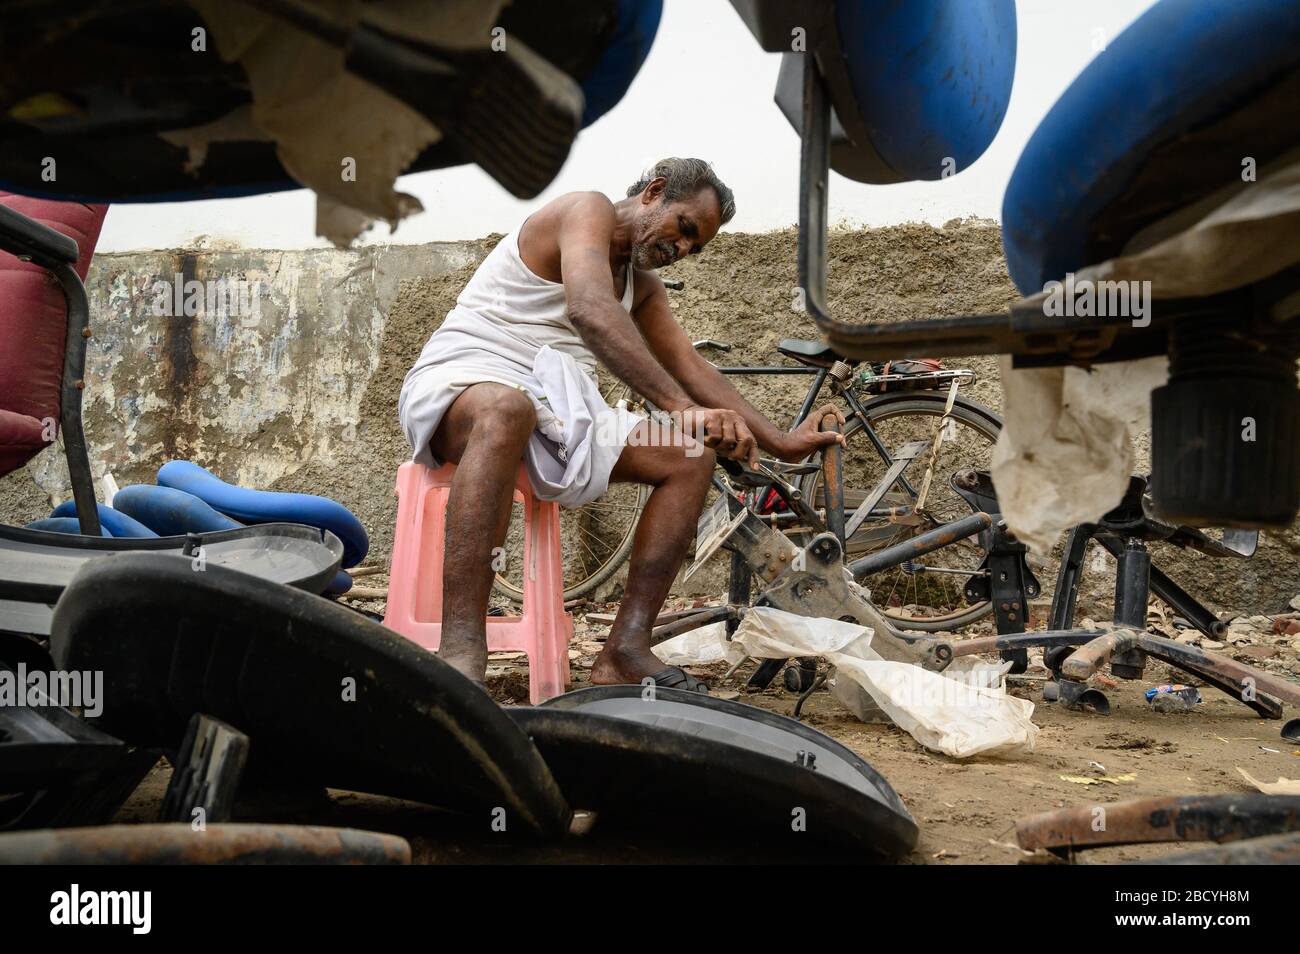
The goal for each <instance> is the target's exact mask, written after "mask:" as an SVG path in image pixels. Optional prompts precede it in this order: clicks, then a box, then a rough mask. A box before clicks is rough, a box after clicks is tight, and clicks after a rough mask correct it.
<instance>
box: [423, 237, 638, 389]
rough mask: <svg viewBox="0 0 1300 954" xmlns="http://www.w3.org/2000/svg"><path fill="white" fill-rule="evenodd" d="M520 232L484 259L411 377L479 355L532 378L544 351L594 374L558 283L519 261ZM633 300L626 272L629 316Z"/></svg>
mask: <svg viewBox="0 0 1300 954" xmlns="http://www.w3.org/2000/svg"><path fill="white" fill-rule="evenodd" d="M522 228H523V226H520V229H522ZM520 229H516V230H515V231H513V232H511V233H510V234H509V235H507V236H505V238H503V239H501V241H500V242H498V243H497V246H496V248H494V249H493V250H492V251H491V252H490V253H489V254H488V256H487V258H485V259H483V262H482V264H480V265H479V267H478V270H477V271H475V272H474V275H473V277H472V278H470V280H469V284H467V285H466V286H465V288H464V290H462V291H461V293H460V296H459V297H458V298H457V299H456V305H455V307H454V308H452V310H451V311H450V312H448V314H447V319H446V320H445V321H444V322H443V323H442V325H441V327H439V328H438V329H437V330H436V331H435V332H434V333H433V334H432V336H430V338H429V341H428V343H427V344H426V345H425V346H424V350H423V352H421V354H420V358H419V360H418V361H416V363H415V367H413V368H412V369H411V374H412V375H414V374H416V373H417V372H419V371H420V370H422V369H423V368H425V367H429V366H431V365H437V364H445V363H447V362H449V361H453V360H470V361H474V360H475V359H476V358H477V359H478V360H482V359H483V358H486V357H487V355H485V354H483V352H488V353H490V354H491V355H492V356H493V357H496V358H498V359H499V358H505V359H507V360H508V361H510V362H511V363H514V364H517V365H518V366H519V369H520V370H522V371H524V372H525V373H531V371H532V367H533V359H534V358H535V357H536V356H537V353H538V352H539V351H540V350H541V349H542V347H543V346H545V345H549V346H550V347H552V348H554V349H555V350H556V351H560V352H564V353H566V354H570V355H572V356H573V357H574V359H575V360H576V361H577V362H578V364H579V365H581V366H582V368H583V370H584V371H586V372H587V373H589V374H593V375H594V374H595V373H596V357H595V355H593V354H592V353H591V351H590V350H589V349H588V348H587V346H586V345H585V344H584V343H583V341H582V338H581V337H580V336H579V335H578V333H577V331H575V330H574V328H573V325H572V324H571V323H570V322H569V318H568V315H567V307H566V306H567V302H566V298H565V294H564V285H563V283H561V282H552V281H547V280H546V279H544V278H541V277H539V276H538V275H536V274H534V273H533V271H532V270H531V269H530V268H529V267H528V266H527V265H525V264H524V260H523V259H522V258H521V257H520V255H519V231H520ZM632 295H633V289H632V268H631V267H630V266H629V267H628V269H627V287H626V288H625V289H624V291H623V300H622V305H623V307H624V308H625V309H627V311H628V312H629V313H630V312H631V311H632ZM474 352H478V354H477V355H476V354H474Z"/></svg>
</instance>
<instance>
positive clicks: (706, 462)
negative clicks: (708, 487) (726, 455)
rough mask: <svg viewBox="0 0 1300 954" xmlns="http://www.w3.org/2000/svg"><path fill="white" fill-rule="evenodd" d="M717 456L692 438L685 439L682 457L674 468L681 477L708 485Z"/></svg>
mask: <svg viewBox="0 0 1300 954" xmlns="http://www.w3.org/2000/svg"><path fill="white" fill-rule="evenodd" d="M717 462H718V460H717V454H715V453H714V452H713V451H712V450H711V449H709V448H708V447H705V446H704V445H703V444H701V443H700V442H699V441H697V440H694V439H693V438H690V437H688V438H686V445H685V446H684V447H683V448H682V456H681V458H680V459H679V461H678V462H677V467H676V468H675V470H676V472H677V473H680V474H681V475H682V476H683V477H690V478H693V479H696V480H700V481H703V482H705V483H708V481H709V479H710V478H711V477H712V476H713V468H714V467H715V466H716V465H717Z"/></svg>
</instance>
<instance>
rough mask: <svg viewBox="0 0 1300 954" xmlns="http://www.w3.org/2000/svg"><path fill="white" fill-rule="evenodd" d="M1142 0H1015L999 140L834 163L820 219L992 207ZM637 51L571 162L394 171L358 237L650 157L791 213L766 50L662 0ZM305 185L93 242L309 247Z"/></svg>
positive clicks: (147, 223) (406, 228) (762, 227)
mask: <svg viewBox="0 0 1300 954" xmlns="http://www.w3.org/2000/svg"><path fill="white" fill-rule="evenodd" d="M1154 2H1155V0H1086V2H1078V0H1017V4H1016V7H1017V12H1018V15H1019V22H1020V25H1019V31H1020V48H1019V55H1018V59H1017V65H1016V78H1015V85H1014V87H1013V91H1012V97H1011V106H1010V109H1009V110H1008V112H1007V117H1006V119H1005V121H1004V122H1003V124H1002V129H1001V131H1000V132H999V134H998V137H997V139H996V140H995V141H994V142H993V144H992V145H991V146H990V147H989V149H988V151H987V152H986V153H985V154H984V156H983V157H982V158H981V159H980V160H979V162H977V163H975V164H974V165H973V166H971V167H970V168H969V169H966V170H964V171H962V172H960V173H959V174H958V175H955V176H953V177H951V178H949V179H946V180H942V181H939V182H924V183H900V184H898V185H891V186H867V185H862V184H860V183H856V182H852V181H850V180H847V179H844V178H841V177H840V176H837V175H833V176H832V182H831V192H830V218H831V221H832V222H845V223H847V224H850V225H872V226H877V225H892V224H896V223H899V222H910V221H923V222H930V223H934V224H942V223H943V222H946V221H948V220H949V219H952V218H956V217H958V216H966V215H977V216H983V217H986V218H992V219H998V218H1000V212H1001V206H1002V194H1003V192H1004V191H1005V189H1006V184H1007V181H1008V179H1009V178H1010V176H1011V172H1012V170H1013V169H1014V168H1015V163H1016V160H1017V158H1018V157H1019V155H1020V152H1021V150H1022V149H1023V148H1024V145H1025V143H1026V142H1027V141H1028V139H1029V136H1030V134H1031V133H1032V132H1033V130H1034V128H1035V127H1036V126H1037V125H1038V122H1039V121H1040V120H1041V119H1042V117H1043V116H1044V115H1045V114H1046V113H1047V111H1048V110H1049V109H1050V108H1051V106H1052V104H1053V103H1054V102H1055V101H1056V100H1057V98H1058V97H1059V96H1060V95H1061V93H1062V92H1064V91H1065V88H1066V87H1067V86H1068V85H1069V84H1070V82H1071V81H1072V80H1073V79H1074V77H1075V76H1076V75H1078V73H1079V71H1080V70H1082V69H1083V67H1084V66H1085V65H1087V63H1088V62H1089V61H1090V60H1092V59H1093V57H1094V56H1096V55H1097V46H1098V45H1099V44H1100V43H1108V42H1109V41H1110V40H1111V39H1112V38H1113V37H1114V36H1115V35H1116V34H1117V33H1119V32H1120V31H1122V30H1123V29H1124V27H1126V26H1127V25H1128V24H1129V23H1131V22H1132V21H1133V20H1134V19H1136V18H1137V17H1138V16H1140V15H1141V14H1142V13H1144V12H1145V11H1146V10H1147V9H1148V8H1149V7H1151V6H1152V5H1153V4H1154ZM664 6H665V9H664V17H663V22H662V23H661V24H660V28H659V34H658V37H657V38H656V40H655V44H654V47H653V48H652V49H651V51H650V56H649V58H648V59H647V60H646V63H645V65H644V66H643V67H642V69H641V72H640V73H639V74H638V75H637V78H636V80H635V81H634V82H633V84H632V88H631V89H630V90H629V91H628V94H627V96H626V97H624V99H623V100H622V102H620V103H619V104H618V105H617V106H616V107H614V109H613V110H611V111H610V112H609V113H607V114H606V115H605V116H604V117H603V118H601V119H600V120H599V121H597V122H596V123H595V124H594V125H593V126H591V127H590V128H589V129H586V130H584V131H583V132H582V134H581V135H580V136H579V137H578V140H577V142H576V143H575V145H574V148H573V151H572V152H571V153H570V155H569V160H568V162H567V163H566V164H565V166H564V168H563V169H562V170H561V172H560V175H559V176H558V177H557V178H556V180H555V182H553V183H552V184H551V186H550V188H548V189H547V190H546V191H545V192H543V193H542V195H540V196H539V197H537V198H536V199H532V200H529V201H526V202H525V201H520V200H518V199H515V198H513V197H512V196H511V195H509V193H507V192H506V191H505V190H504V189H502V188H501V187H500V186H498V185H497V184H496V183H495V182H494V181H493V180H492V179H491V178H489V177H488V176H487V175H486V174H485V173H483V172H481V171H480V170H479V169H478V168H477V167H476V166H460V167H457V168H454V169H447V170H441V171H434V172H425V173H420V174H418V175H412V176H406V177H403V178H402V179H400V180H399V183H398V188H399V189H400V190H401V191H404V192H409V193H412V194H413V195H415V196H417V197H418V198H419V199H420V201H421V202H422V203H423V204H424V208H425V211H424V212H423V213H422V214H419V215H417V216H415V217H413V218H410V219H407V220H406V221H404V222H402V223H401V225H400V227H399V228H398V230H397V232H396V233H395V234H393V235H391V236H390V235H389V234H388V226H387V225H383V224H381V225H379V226H377V227H376V228H375V229H373V230H372V231H371V232H370V233H368V235H367V236H366V237H364V238H363V240H362V242H363V243H366V244H387V243H420V242H430V241H437V240H455V239H471V238H478V237H480V236H483V235H486V234H488V233H489V232H508V231H510V230H511V229H512V228H514V227H515V226H516V225H518V224H519V223H520V222H521V221H523V219H524V218H525V217H527V216H528V215H529V214H530V213H531V212H532V211H533V210H534V209H535V208H537V207H538V206H540V205H542V204H544V203H546V202H547V201H549V200H550V199H552V198H554V197H555V196H557V195H560V194H561V193H564V192H570V191H573V190H577V189H596V190H599V191H602V192H605V193H607V194H608V195H610V196H611V197H619V196H622V195H623V193H624V190H625V189H626V188H627V186H628V185H629V184H631V183H632V182H634V181H635V180H636V178H637V175H638V173H639V172H640V171H641V169H643V168H644V167H646V166H648V165H649V164H650V163H651V162H653V161H654V160H655V159H658V158H660V157H662V156H672V155H677V156H699V157H701V158H703V159H707V160H709V161H710V162H712V163H713V165H714V167H715V168H716V170H717V171H718V174H719V175H720V176H721V177H722V179H723V181H725V182H726V183H727V184H728V185H729V186H731V188H732V189H733V190H734V191H735V193H736V206H737V213H736V217H735V219H733V220H732V221H731V222H730V223H729V224H728V226H727V228H728V229H730V230H733V231H745V232H762V231H767V230H770V229H776V228H784V227H785V226H789V225H793V224H795V222H796V219H797V217H798V213H797V211H796V201H797V198H798V181H799V141H798V137H797V136H796V135H795V133H794V130H793V129H791V128H790V126H789V124H788V123H787V122H786V121H785V118H784V117H783V116H782V115H781V114H780V112H779V111H778V110H777V108H776V105H775V104H774V103H773V102H772V94H773V90H774V89H775V86H776V74H777V69H778V66H779V63H780V55H779V54H776V53H770V54H769V53H764V52H763V51H762V50H760V49H759V47H758V44H757V43H756V42H755V41H754V39H753V37H752V36H751V35H750V33H749V31H748V30H747V29H745V26H744V24H743V23H742V22H741V20H740V17H739V16H737V15H736V13H735V11H734V10H733V9H732V7H731V4H730V3H728V2H727V0H666V2H665V4H664ZM314 224H315V211H314V196H313V195H312V194H311V193H310V192H308V191H306V190H302V189H300V190H297V191H294V192H287V193H276V194H274V195H263V196H252V197H249V198H244V199H214V200H210V201H206V202H183V203H162V204H152V205H117V206H114V207H113V209H112V210H111V211H110V213H109V215H108V218H107V220H106V222H105V226H104V231H103V234H102V236H101V238H100V240H99V245H98V247H97V248H98V250H99V251H125V250H131V249H147V248H173V247H178V246H186V245H190V244H192V243H193V241H194V240H195V239H196V238H197V237H199V236H203V235H206V236H208V237H209V238H210V239H213V240H222V241H233V242H238V243H239V244H241V245H244V246H247V247H250V248H309V247H321V246H325V245H326V243H325V242H324V241H323V240H321V239H318V238H316V237H315V236H314V234H313V232H314Z"/></svg>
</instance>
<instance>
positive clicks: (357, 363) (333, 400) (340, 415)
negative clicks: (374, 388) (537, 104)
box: [0, 243, 477, 521]
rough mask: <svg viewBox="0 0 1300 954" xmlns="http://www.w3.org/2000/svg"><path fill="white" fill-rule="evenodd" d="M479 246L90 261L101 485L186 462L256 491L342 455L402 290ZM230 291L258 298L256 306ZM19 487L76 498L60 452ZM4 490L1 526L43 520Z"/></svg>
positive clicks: (458, 264)
mask: <svg viewBox="0 0 1300 954" xmlns="http://www.w3.org/2000/svg"><path fill="white" fill-rule="evenodd" d="M473 249H474V245H473V243H433V244H429V245H420V246H391V247H375V248H365V249H361V250H358V251H347V252H341V251H335V250H308V251H296V252H280V251H246V250H241V251H222V250H204V251H174V250H173V251H159V252H138V253H127V254H107V255H99V256H96V258H95V260H94V264H93V266H92V268H91V270H90V274H89V276H88V281H87V289H88V292H89V297H90V312H91V327H92V329H93V332H94V337H93V338H92V339H91V341H90V344H89V351H88V355H87V365H88V367H87V374H86V382H87V384H86V391H85V405H84V413H85V420H86V432H87V437H88V439H89V443H90V447H91V451H92V455H93V458H92V467H93V470H94V473H95V476H96V478H97V480H98V479H100V478H102V477H103V475H104V474H105V473H106V472H107V473H111V474H112V475H113V477H114V478H115V479H116V480H117V482H118V483H119V484H120V485H123V486H125V485H126V484H128V483H152V482H153V481H154V477H155V474H156V471H157V468H158V466H159V465H160V464H162V463H164V462H166V461H168V460H172V459H174V458H185V459H190V460H194V461H197V462H199V463H202V464H203V465H204V466H206V467H209V468H210V469H212V470H214V471H215V472H216V473H218V474H220V475H221V476H222V477H223V478H225V479H227V480H230V481H233V482H237V483H241V484H246V485H248V486H254V487H265V486H268V485H270V484H272V483H274V482H275V481H276V480H278V479H280V478H281V477H284V476H285V475H286V474H289V473H292V472H293V471H296V470H297V469H298V468H299V467H300V466H301V465H302V464H303V463H305V462H306V461H308V460H318V461H329V460H332V459H336V458H337V456H338V452H339V449H340V447H342V446H345V445H346V444H348V443H349V442H350V441H354V440H355V439H356V422H357V419H358V415H359V410H360V404H361V398H362V395H363V394H364V392H365V387H366V384H367V382H368V381H369V379H370V376H371V374H372V373H373V372H374V370H375V368H376V366H377V365H378V363H379V352H380V345H381V343H382V340H383V334H384V319H385V316H386V315H387V313H388V310H389V308H390V306H391V304H392V301H393V298H394V297H395V296H396V294H397V289H398V287H399V285H400V283H401V281H402V280H403V279H404V278H407V277H410V276H411V275H439V274H443V273H446V272H448V271H454V270H457V269H460V268H463V267H464V266H465V265H467V264H470V263H471V262H473V261H476V260H477V255H476V254H475V252H474V251H473ZM178 278H179V281H178ZM221 279H224V280H225V281H226V282H227V283H228V284H227V289H228V292H229V293H228V294H227V295H225V296H222V298H221V299H220V300H216V301H215V304H216V305H217V307H216V308H215V309H209V307H208V305H209V303H210V301H209V299H208V298H206V297H205V298H204V300H203V301H202V302H199V301H198V300H197V299H195V300H194V303H195V304H196V305H197V306H198V307H197V314H193V315H187V314H184V313H181V314H167V313H164V314H159V313H158V312H160V311H162V312H172V311H176V310H177V309H176V308H175V304H176V303H177V302H176V301H175V299H174V298H173V296H172V294H171V291H172V288H173V286H174V285H177V284H179V285H181V286H182V288H184V285H185V283H186V282H189V281H197V282H200V283H204V286H203V287H205V288H207V289H209V290H211V289H212V288H214V287H215V283H216V282H217V281H218V280H221ZM236 283H243V285H242V286H239V285H236ZM236 289H239V290H243V291H250V292H252V293H254V294H255V295H256V299H255V300H254V301H252V302H251V307H247V305H248V304H250V303H248V302H246V301H241V300H240V299H238V298H236V297H235V295H234V294H233V292H234V291H235V290H236ZM212 298H213V299H216V298H217V296H216V295H213V296H212ZM232 299H233V300H232ZM179 303H180V304H181V305H182V306H183V305H184V296H183V295H182V298H181V300H180V302H179ZM241 306H244V307H241ZM181 311H182V312H183V311H184V308H183V307H182V309H181ZM23 480H26V481H34V483H35V484H36V486H37V487H38V488H39V490H40V491H42V492H43V493H42V494H40V503H39V509H41V510H44V509H45V508H46V507H48V505H49V501H50V500H53V501H56V502H57V501H58V500H62V499H65V498H66V497H68V496H70V491H69V487H68V483H67V468H66V466H65V464H64V461H63V458H62V456H61V455H60V454H56V453H49V452H47V453H43V454H41V455H39V456H38V457H37V458H36V460H34V461H33V462H32V463H31V464H29V465H28V467H27V469H26V475H25V477H24V478H21V479H19V480H17V481H15V479H14V478H13V477H11V478H10V479H9V480H8V481H7V483H9V484H13V483H15V482H16V483H19V484H22V483H23ZM7 489H8V491H9V493H8V494H7V495H6V497H7V498H8V500H9V503H8V505H7V506H6V512H5V514H4V516H5V518H6V519H8V520H10V521H13V520H15V519H21V518H22V517H24V516H28V518H29V519H30V517H31V516H37V515H43V514H36V513H30V512H28V513H22V512H15V511H14V510H13V509H10V508H13V507H14V506H15V505H16V504H15V501H16V500H21V501H23V502H24V503H25V504H27V505H28V506H35V505H36V500H37V497H36V496H35V495H33V494H32V493H30V492H27V491H26V489H24V488H21V487H13V486H11V487H8V488H7ZM100 490H101V494H100V496H101V499H103V493H102V484H101V485H100ZM0 503H2V502H0Z"/></svg>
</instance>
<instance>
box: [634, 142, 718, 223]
mask: <svg viewBox="0 0 1300 954" xmlns="http://www.w3.org/2000/svg"><path fill="white" fill-rule="evenodd" d="M659 178H663V179H667V180H668V181H667V182H666V183H665V184H664V192H663V196H664V201H665V202H672V201H674V200H676V199H684V198H687V197H688V196H693V195H695V193H697V192H699V191H700V190H701V189H703V188H704V187H705V186H708V187H709V188H710V189H712V190H713V191H714V194H716V195H717V197H718V208H719V209H720V210H721V212H722V224H724V225H725V224H726V223H728V222H730V221H731V217H732V216H733V215H735V214H736V197H735V195H733V194H732V191H731V190H730V189H728V188H727V187H726V185H725V184H723V181H722V180H721V179H719V178H718V176H717V174H716V173H715V172H714V171H713V167H712V166H711V165H709V164H708V163H707V162H705V161H704V160H703V159H679V158H677V157H676V156H670V157H669V158H667V159H660V160H659V161H658V162H656V163H655V164H654V165H653V166H652V167H651V168H649V169H647V170H646V171H645V173H644V174H643V175H642V176H641V178H640V179H638V180H637V181H636V182H634V183H633V184H632V185H630V186H629V187H628V190H627V194H628V195H629V196H634V195H639V194H640V193H641V192H644V191H645V187H646V186H648V185H649V184H650V181H651V180H652V179H659Z"/></svg>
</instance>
